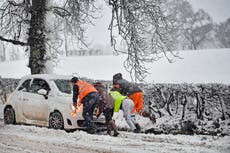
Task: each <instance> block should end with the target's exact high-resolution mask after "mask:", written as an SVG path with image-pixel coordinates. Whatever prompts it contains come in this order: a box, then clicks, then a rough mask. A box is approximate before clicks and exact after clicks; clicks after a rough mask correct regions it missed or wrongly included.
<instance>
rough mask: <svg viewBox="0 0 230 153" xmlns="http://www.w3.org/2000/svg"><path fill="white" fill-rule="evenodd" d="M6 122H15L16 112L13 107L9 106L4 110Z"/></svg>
mask: <svg viewBox="0 0 230 153" xmlns="http://www.w3.org/2000/svg"><path fill="white" fill-rule="evenodd" d="M4 123H5V124H15V123H16V120H15V112H14V109H13V108H12V107H7V108H6V109H5V111H4Z"/></svg>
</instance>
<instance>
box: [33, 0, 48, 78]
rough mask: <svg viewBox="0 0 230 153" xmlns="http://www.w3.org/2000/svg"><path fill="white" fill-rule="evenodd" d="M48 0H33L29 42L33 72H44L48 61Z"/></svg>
mask: <svg viewBox="0 0 230 153" xmlns="http://www.w3.org/2000/svg"><path fill="white" fill-rule="evenodd" d="M46 5H47V0H32V8H31V20H30V28H29V37H28V43H29V46H30V57H29V68H30V70H31V74H40V73H44V70H45V63H46V58H45V55H46V45H45V41H46V35H45V14H46Z"/></svg>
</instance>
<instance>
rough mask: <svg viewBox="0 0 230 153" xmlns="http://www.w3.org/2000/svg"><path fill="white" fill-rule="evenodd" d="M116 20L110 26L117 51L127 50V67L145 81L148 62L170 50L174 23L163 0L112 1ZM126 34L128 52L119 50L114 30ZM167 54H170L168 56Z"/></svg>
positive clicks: (124, 37) (113, 19)
mask: <svg viewBox="0 0 230 153" xmlns="http://www.w3.org/2000/svg"><path fill="white" fill-rule="evenodd" d="M109 5H110V6H112V19H111V23H110V26H109V29H110V32H111V44H112V45H113V46H114V48H115V50H116V51H117V52H122V53H126V54H127V55H128V56H127V59H126V61H125V63H124V66H125V68H126V69H127V70H128V71H129V72H130V73H131V74H133V76H134V77H135V78H136V79H138V80H142V79H143V78H145V76H146V73H147V72H148V69H147V68H146V67H145V66H144V63H145V62H153V61H156V60H158V59H159V58H160V56H158V55H159V54H160V53H161V54H162V53H163V54H164V55H166V52H167V51H170V50H171V49H170V47H171V46H170V41H171V40H172V38H171V36H170V30H171V29H170V25H169V22H167V19H166V17H165V15H164V11H163V10H162V7H163V4H162V2H161V0H109ZM115 28H117V31H118V34H119V35H120V36H121V37H122V39H123V41H124V42H125V44H126V46H127V51H121V50H117V49H116V44H117V41H116V39H115V35H114V30H115ZM166 57H167V55H166Z"/></svg>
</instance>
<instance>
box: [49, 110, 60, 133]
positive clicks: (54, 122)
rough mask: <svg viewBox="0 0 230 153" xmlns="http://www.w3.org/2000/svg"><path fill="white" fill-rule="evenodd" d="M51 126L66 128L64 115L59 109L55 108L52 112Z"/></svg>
mask: <svg viewBox="0 0 230 153" xmlns="http://www.w3.org/2000/svg"><path fill="white" fill-rule="evenodd" d="M49 128H52V129H56V130H63V129H64V120H63V115H62V114H61V113H60V112H59V111H58V110H54V111H53V112H51V113H50V115H49Z"/></svg>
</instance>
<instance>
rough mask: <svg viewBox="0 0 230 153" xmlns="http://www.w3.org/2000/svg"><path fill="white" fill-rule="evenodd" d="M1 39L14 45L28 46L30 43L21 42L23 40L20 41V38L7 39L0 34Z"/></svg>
mask: <svg viewBox="0 0 230 153" xmlns="http://www.w3.org/2000/svg"><path fill="white" fill-rule="evenodd" d="M0 40H1V41H5V42H9V43H12V44H14V45H21V46H28V45H29V44H28V43H25V42H21V41H18V40H13V39H6V38H3V37H2V36H0Z"/></svg>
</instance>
